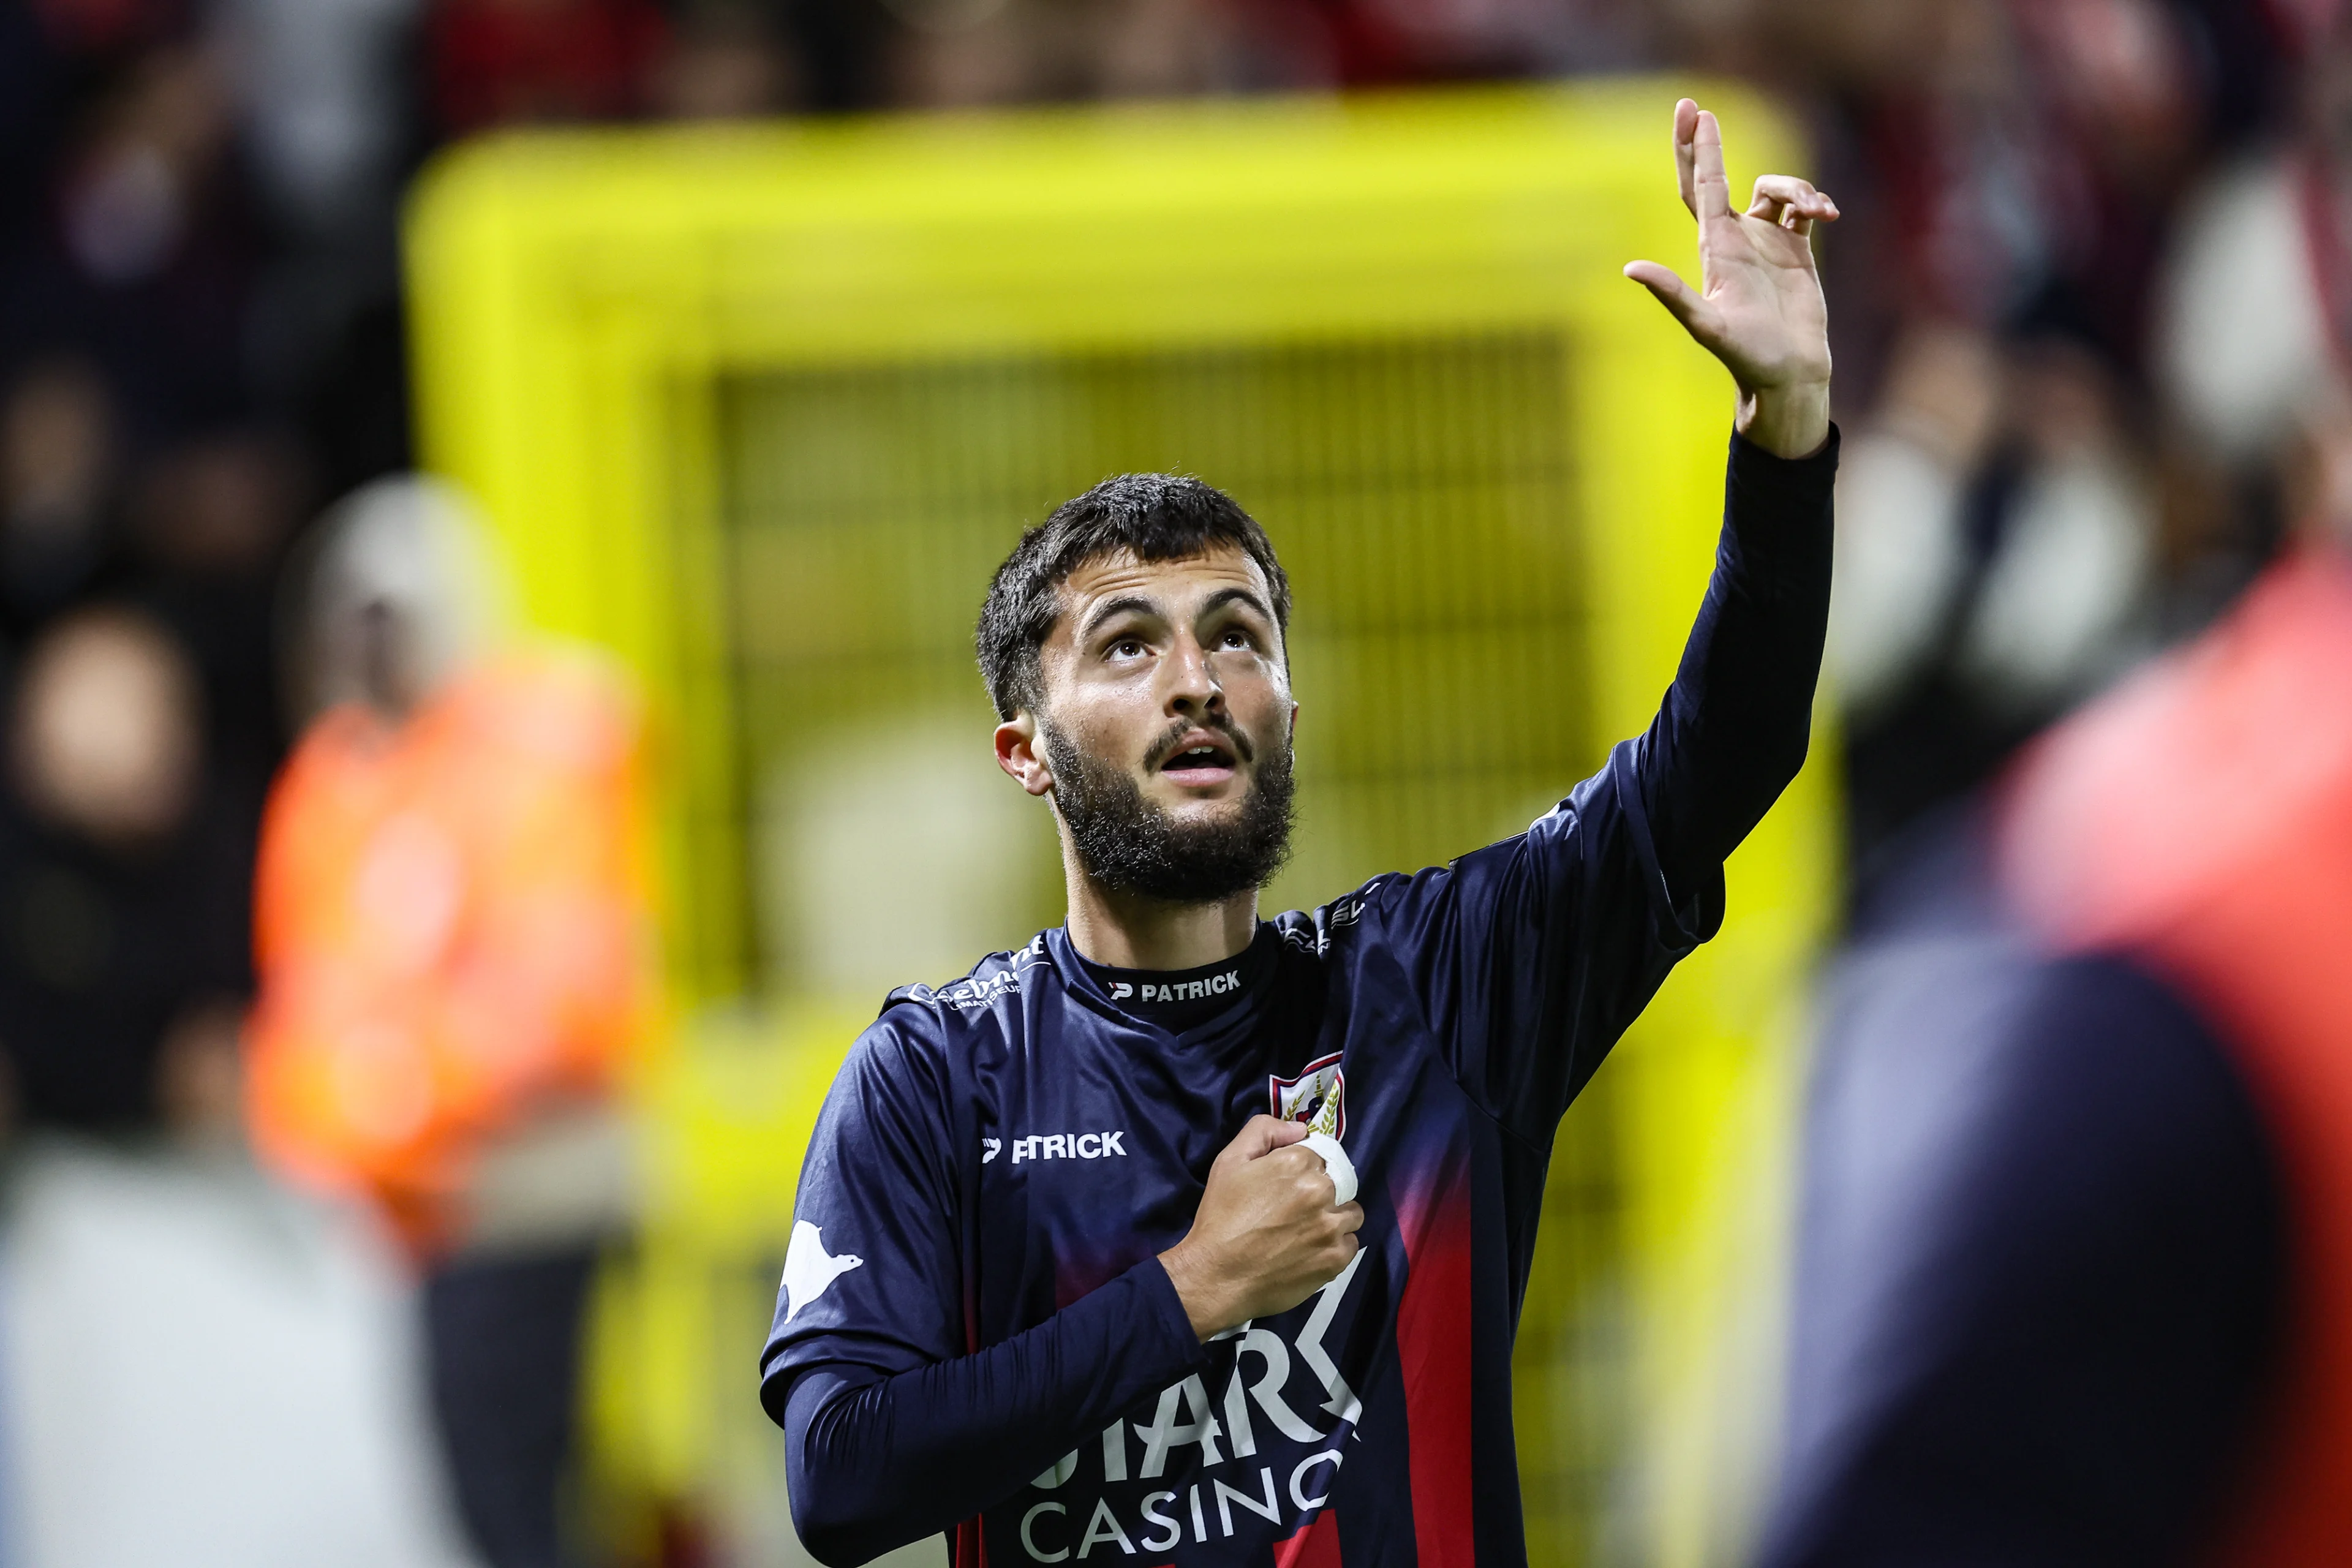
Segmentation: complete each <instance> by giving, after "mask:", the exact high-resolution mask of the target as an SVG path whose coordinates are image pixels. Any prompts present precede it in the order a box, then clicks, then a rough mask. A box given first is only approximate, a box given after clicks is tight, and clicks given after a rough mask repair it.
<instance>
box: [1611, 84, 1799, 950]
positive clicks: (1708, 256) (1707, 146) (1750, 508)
mask: <svg viewBox="0 0 2352 1568" xmlns="http://www.w3.org/2000/svg"><path fill="white" fill-rule="evenodd" d="M1675 163H1676V164H1677V166H1678V168H1679V170H1680V173H1681V176H1682V193H1683V202H1684V205H1686V206H1688V207H1689V208H1690V210H1691V215H1692V216H1694V217H1695V218H1696V219H1697V220H1698V250H1699V271H1700V285H1699V287H1698V288H1697V289H1692V288H1691V287H1690V286H1689V285H1688V284H1686V283H1685V282H1684V281H1683V280H1682V279H1680V278H1677V277H1676V276H1675V274H1674V273H1673V272H1672V271H1670V270H1668V269H1667V268H1664V267H1661V266H1659V265H1658V264H1657V263H1655V262H1652V261H1636V262H1634V263H1633V264H1632V265H1631V266H1629V267H1627V268H1625V274H1626V276H1627V277H1629V278H1631V279H1633V280H1634V281H1635V282H1638V283H1640V284H1642V285H1643V287H1644V288H1646V289H1649V290H1650V292H1651V293H1652V294H1654V295H1655V296H1656V297H1657V299H1658V301H1659V302H1660V303H1661V304H1663V305H1664V306H1665V308H1666V309H1667V310H1670V311H1672V312H1673V313H1674V315H1675V319H1676V320H1677V321H1681V322H1682V324H1683V326H1684V328H1685V330H1686V331H1689V333H1690V334H1691V336H1692V337H1693V338H1694V339H1696V341H1697V342H1698V343H1699V344H1700V345H1701V346H1702V347H1704V348H1706V350H1707V351H1708V352H1709V353H1713V354H1714V355H1715V356H1716V358H1717V359H1718V360H1721V361H1722V362H1723V364H1724V368H1725V369H1727V370H1728V371H1730V372H1731V376H1732V380H1733V381H1734V382H1735V383H1736V384H1737V385H1738V392H1739V405H1738V410H1739V411H1738V437H1737V438H1736V439H1735V440H1734V441H1733V443H1732V452H1731V461H1730V470H1729V473H1728V476H1727V480H1726V484H1725V500H1724V523H1723V537H1722V542H1721V543H1720V545H1719V547H1718V549H1717V556H1716V567H1715V574H1714V577H1713V579H1712V580H1711V581H1710V582H1709V583H1708V584H1707V593H1706V602H1705V603H1704V604H1703V605H1701V607H1700V610H1699V614H1698V617H1697V620H1696V624H1695V625H1694V626H1693V627H1692V629H1691V636H1690V641H1689V643H1688V644H1687V645H1686V646H1685V649H1684V652H1683V660H1682V666H1681V668H1680V669H1679V670H1677V672H1676V673H1675V684H1674V686H1673V688H1672V689H1670V690H1668V692H1667V693H1666V698H1665V700H1664V703H1663V704H1661V706H1660V708H1659V711H1658V717H1657V721H1656V722H1655V723H1654V725H1653V726H1652V727H1651V730H1650V733H1649V734H1648V736H1646V737H1645V738H1644V743H1643V746H1642V748H1641V752H1640V757H1641V763H1642V766H1641V769H1640V779H1641V788H1642V791H1643V796H1644V801H1643V805H1644V807H1645V809H1646V811H1647V814H1648V816H1649V820H1650V823H1651V828H1652V833H1653V836H1654V842H1655V844H1656V847H1657V855H1658V862H1659V867H1660V868H1661V870H1662V871H1663V872H1664V876H1665V879H1666V885H1667V889H1668V890H1669V892H1670V894H1671V895H1672V896H1673V897H1674V899H1675V900H1676V902H1677V903H1680V902H1682V901H1684V900H1689V899H1692V898H1694V897H1697V896H1699V895H1702V894H1703V893H1705V892H1706V889H1708V888H1710V887H1711V886H1712V884H1713V882H1714V879H1715V877H1716V875H1717V868H1719V867H1720V866H1721V865H1722V863H1723V860H1724V858H1725V857H1726V856H1727V855H1729V854H1730V853H1731V851H1732V850H1733V848H1735V847H1737V846H1738V843H1739V841H1740V840H1741V839H1742V838H1744V837H1747V835H1748V830H1749V829H1751V828H1753V827H1754V826H1756V824H1757V823H1758V822H1759V820H1760V819H1761V818H1762V817H1763V816H1764V813H1765V812H1766V811H1767V810H1769V809H1770V807H1771V805H1772V802H1773V801H1774V800H1776V799H1777V798H1779V796H1780V791H1781V790H1782V789H1784V788H1786V787H1787V785H1788V783H1789V781H1790V779H1792V778H1794V777H1795V776H1796V773H1797V770H1798V768H1799V767H1801V765H1802V764H1803V763H1804V758H1805V750H1806V741H1807V736H1808V731H1810V729H1811V721H1812V695H1813V686H1814V683H1815V681H1816V679H1818V677H1819V675H1820V671H1821V658H1822V637H1823V634H1824V631H1825V629H1826V627H1827V626H1828V620H1829V580H1830V488H1831V481H1832V476H1833V474H1834V472H1835V469H1836V463H1837V455H1836V451H1835V449H1834V445H1833V433H1832V429H1831V427H1830V399H1829V385H1830V348H1829V315H1828V310H1827V309H1826V307H1825V306H1824V304H1823V302H1822V285H1821V279H1820V276H1819V275H1818V273H1817V272H1816V271H1815V269H1814V266H1813V250H1812V241H1811V232H1812V226H1813V225H1814V224H1815V223H1826V222H1831V221H1833V220H1834V219H1835V218H1836V217H1837V205H1836V204H1835V203H1833V202H1832V201H1831V200H1830V198H1829V197H1828V196H1826V195H1822V193H1821V192H1819V191H1816V190H1815V189H1813V187H1812V186H1811V185H1810V184H1806V183H1805V182H1804V181H1802V180H1800V179H1797V178H1794V177H1793V176H1790V175H1787V174H1767V175H1765V176H1764V177H1763V178H1762V179H1760V180H1759V181H1757V182H1756V189H1755V195H1754V199H1752V200H1751V201H1750V202H1749V203H1748V210H1747V211H1746V212H1744V213H1740V212H1734V211H1733V210H1732V209H1731V205H1730V187H1729V184H1728V183H1727V180H1726V178H1725V175H1724V172H1723V136H1722V132H1721V131H1720V130H1719V129H1718V128H1717V125H1716V120H1715V116H1714V115H1712V114H1709V113H1706V111H1704V110H1701V109H1700V108H1699V107H1698V105H1696V103H1694V102H1692V101H1691V100H1689V99H1685V100H1682V101H1681V102H1680V103H1678V104H1676V105H1675Z"/></svg>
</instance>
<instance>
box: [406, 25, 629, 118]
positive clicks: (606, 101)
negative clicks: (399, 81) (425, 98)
mask: <svg viewBox="0 0 2352 1568" xmlns="http://www.w3.org/2000/svg"><path fill="white" fill-rule="evenodd" d="M668 37H669V24H668V20H667V17H665V16H664V15H663V14H662V11H661V9H660V7H659V6H657V5H655V4H654V3H653V0H436V3H435V4H434V5H433V7H432V10H431V14H430V16H429V18H428V20H427V22H426V24H425V38H426V47H427V48H428V50H429V51H430V56H431V61H432V77H433V104H434V110H435V114H436V118H437V120H438V122H439V124H440V127H441V129H442V131H443V132H445V133H447V134H450V135H459V134H463V133H464V132H469V131H478V130H481V129H483V128H484V127H487V126H492V125H507V124H513V123H516V122H518V121H547V120H590V119H597V118H608V117H611V116H614V115H623V114H631V113H635V112H638V111H640V110H644V109H645V108H646V107H647V105H648V103H649V102H650V101H651V98H652V92H653V86H654V80H653V79H654V73H655V70H656V68H657V67H658V66H659V64H660V62H661V59H662V56H663V53H664V49H665V47H666V45H667V41H668Z"/></svg>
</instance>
